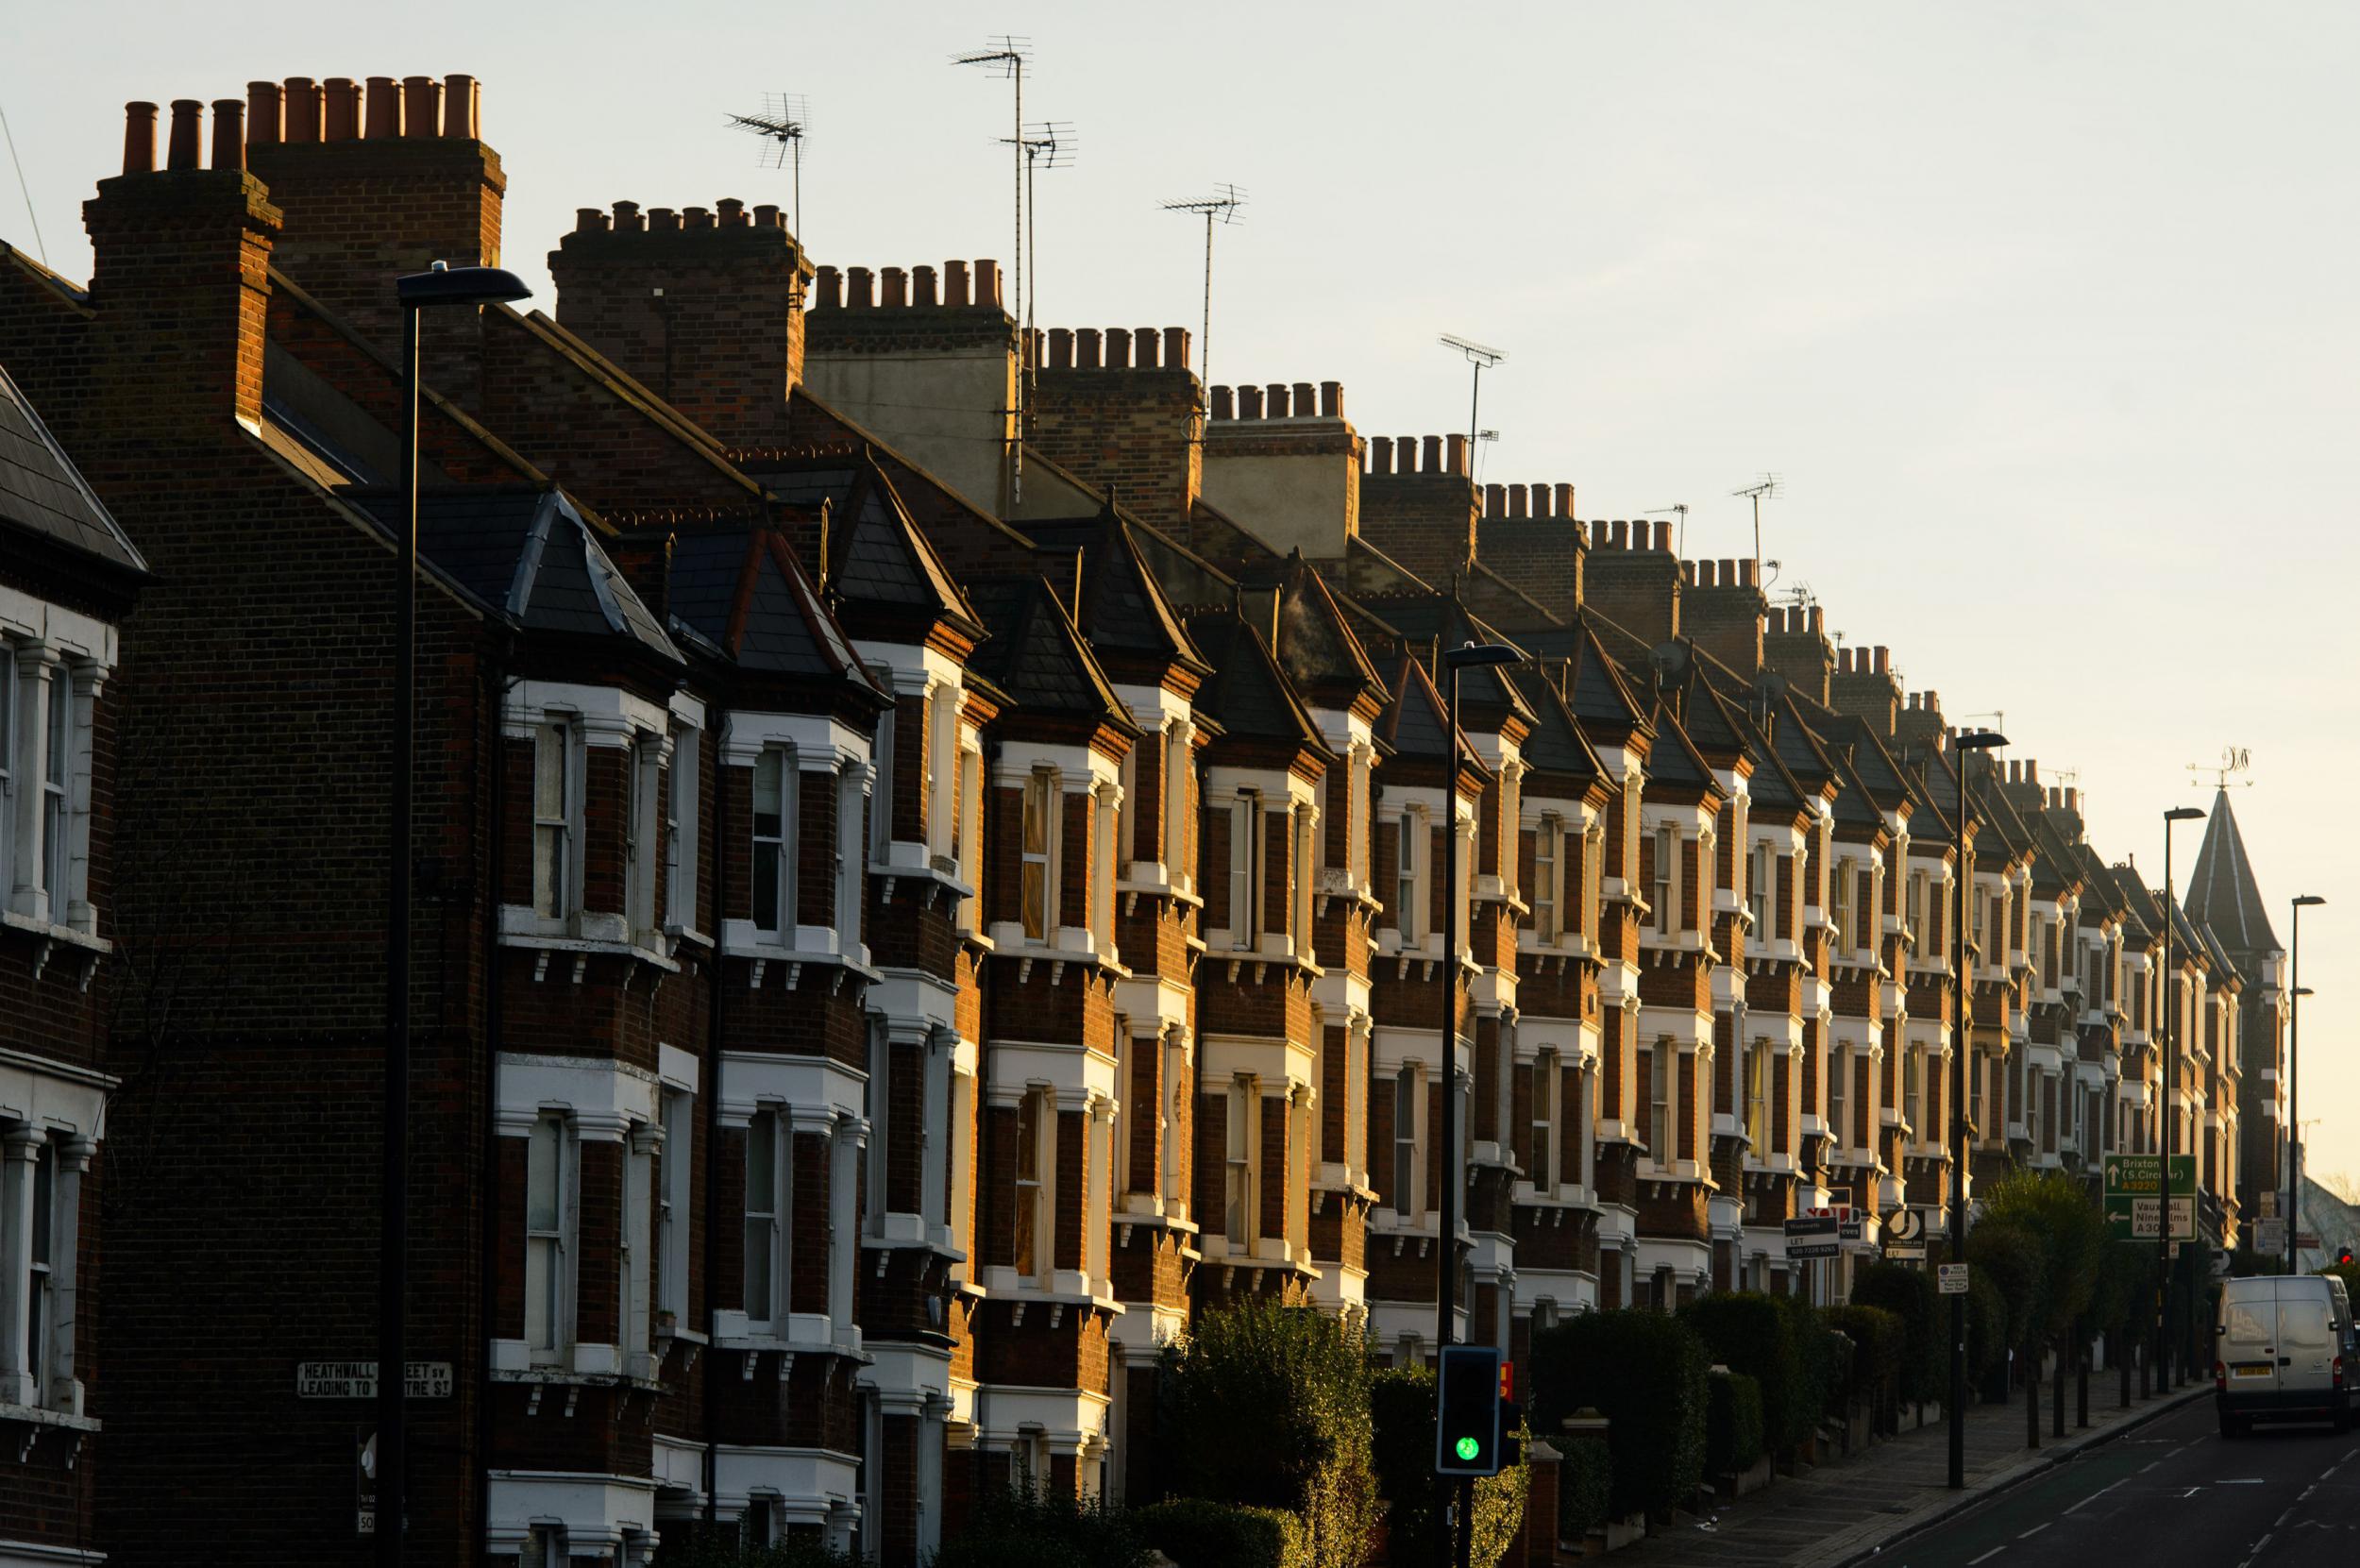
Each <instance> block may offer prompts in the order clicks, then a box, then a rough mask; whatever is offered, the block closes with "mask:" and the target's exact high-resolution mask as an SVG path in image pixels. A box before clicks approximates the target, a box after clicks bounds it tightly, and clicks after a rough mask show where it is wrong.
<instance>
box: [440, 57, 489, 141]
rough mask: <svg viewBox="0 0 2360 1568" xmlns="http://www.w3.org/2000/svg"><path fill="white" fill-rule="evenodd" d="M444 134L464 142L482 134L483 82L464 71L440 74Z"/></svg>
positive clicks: (475, 138) (474, 139)
mask: <svg viewBox="0 0 2360 1568" xmlns="http://www.w3.org/2000/svg"><path fill="white" fill-rule="evenodd" d="M443 134H444V135H445V136H453V137H457V138H459V139H460V140H462V141H467V142H473V141H477V140H479V139H480V138H481V137H482V135H483V84H482V83H481V82H479V81H477V80H476V79H475V78H474V77H473V76H467V75H466V74H464V72H462V73H455V74H453V75H451V76H445V77H444V78H443Z"/></svg>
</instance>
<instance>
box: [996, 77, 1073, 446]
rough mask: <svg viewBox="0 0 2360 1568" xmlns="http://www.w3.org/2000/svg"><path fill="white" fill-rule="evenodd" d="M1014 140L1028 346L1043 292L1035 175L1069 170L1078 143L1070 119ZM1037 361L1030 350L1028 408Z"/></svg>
mask: <svg viewBox="0 0 2360 1568" xmlns="http://www.w3.org/2000/svg"><path fill="white" fill-rule="evenodd" d="M1010 140H1011V138H1008V137H1004V136H1003V137H1002V138H1001V141H1002V143H1003V144H1004V143H1007V142H1008V141H1010ZM1013 140H1014V142H1015V143H1016V145H1017V148H1018V150H1019V151H1020V152H1021V153H1022V154H1023V155H1024V244H1025V246H1026V254H1025V256H1024V265H1023V266H1022V267H1020V269H1018V276H1019V277H1020V278H1026V279H1027V280H1026V281H1024V282H1021V283H1020V284H1019V285H1018V287H1019V288H1020V290H1021V291H1023V295H1022V299H1021V301H1020V303H1021V305H1022V307H1023V316H1024V341H1025V342H1026V343H1027V344H1028V345H1029V344H1031V343H1034V342H1036V341H1037V334H1036V332H1035V329H1034V320H1033V298H1034V295H1037V294H1038V293H1039V292H1040V266H1039V260H1040V258H1039V253H1038V251H1037V249H1035V248H1034V247H1036V246H1037V245H1038V244H1039V243H1040V221H1039V216H1038V212H1039V210H1038V208H1037V206H1036V205H1035V198H1034V188H1033V178H1034V176H1035V174H1036V173H1037V171H1039V170H1042V169H1064V168H1070V166H1071V165H1072V163H1073V152H1074V148H1075V146H1076V144H1077V143H1076V138H1075V137H1074V134H1073V122H1072V121H1070V120H1040V121H1037V122H1035V123H1034V125H1033V126H1031V127H1030V128H1029V129H1027V130H1026V131H1025V132H1024V133H1023V134H1022V135H1020V136H1018V137H1015V138H1013ZM1036 359H1037V356H1036V355H1034V354H1033V353H1032V352H1030V351H1029V349H1028V350H1027V352H1026V353H1025V355H1024V359H1023V368H1024V375H1025V378H1026V380H1027V387H1026V392H1027V396H1026V397H1025V399H1024V401H1025V404H1026V406H1028V407H1029V406H1030V405H1031V403H1032V397H1031V396H1029V394H1030V392H1031V390H1032V389H1031V385H1030V380H1031V378H1032V376H1033V374H1034V371H1035V370H1036V369H1037V365H1036V363H1035V361H1036Z"/></svg>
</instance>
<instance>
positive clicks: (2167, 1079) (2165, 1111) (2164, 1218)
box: [2155, 806, 2204, 1393]
mask: <svg viewBox="0 0 2360 1568" xmlns="http://www.w3.org/2000/svg"><path fill="white" fill-rule="evenodd" d="M2203 815H2204V814H2203V813H2202V812H2200V811H2199V810H2197V809H2196V807H2194V806H2174V807H2172V808H2171V809H2170V810H2169V811H2166V812H2165V813H2164V897H2163V901H2162V902H2163V911H2164V968H2163V977H2162V978H2163V984H2162V985H2161V986H2158V987H2157V988H2156V997H2157V1003H2156V1011H2157V1012H2158V1013H2160V1014H2161V1015H2162V1016H2161V1017H2160V1018H2158V1019H2157V1020H2155V1022H2156V1029H2157V1038H2159V1039H2160V1040H2161V1041H2162V1042H2163V1052H2162V1054H2163V1058H2164V1071H2163V1074H2162V1078H2161V1083H2160V1087H2161V1090H2162V1098H2160V1099H2159V1100H2158V1101H2157V1102H2156V1121H2155V1130H2156V1138H2155V1142H2156V1147H2157V1154H2156V1159H2157V1161H2158V1170H2159V1171H2160V1172H2161V1177H2160V1180H2159V1181H2158V1183H2157V1190H2158V1191H2160V1192H2161V1193H2162V1195H2163V1196H2162V1198H2161V1207H2160V1208H2159V1209H2158V1210H2157V1212H2156V1215H2155V1265H2156V1268H2157V1270H2158V1271H2159V1273H2160V1274H2161V1276H2162V1279H2163V1290H2161V1292H2160V1293H2159V1295H2158V1298H2157V1301H2156V1304H2155V1347H2156V1351H2157V1353H2158V1354H2159V1355H2161V1356H2162V1357H2164V1359H2163V1363H2162V1364H2161V1365H2160V1366H2159V1367H2157V1368H2156V1380H2155V1391H2156V1392H2157V1393H2162V1392H2164V1391H2166V1390H2167V1389H2169V1388H2170V1387H2171V1369H2172V1362H2173V1361H2174V1360H2176V1359H2178V1357H2174V1356H2173V1355H2172V1353H2171V1146H2172V1144H2173V1142H2174V1141H2175V1140H2176V1138H2177V1137H2178V1134H2179V1131H2180V1128H2179V1126H2178V1125H2177V1119H2176V1118H2175V1117H2174V1116H2173V1115H2172V1107H2171V1092H2172V1091H2171V1074H2172V1068H2173V1066H2174V1064H2173V1062H2172V1038H2171V1020H2172V1015H2173V1014H2174V1013H2176V1012H2178V1011H2179V1006H2178V1003H2179V994H2178V993H2179V989H2180V987H2179V986H2177V985H2176V984H2175V983H2174V982H2173V978H2172V973H2171V911H2172V899H2173V896H2174V895H2173V893H2172V890H2171V889H2172V881H2171V830H2172V829H2173V828H2174V827H2175V826H2177V825H2178V824H2180V823H2182V822H2194V821H2197V820H2199V819H2200V818H2202V817H2203ZM2188 1199H2189V1204H2190V1206H2191V1207H2193V1206H2194V1205H2195V1200H2196V1194H2195V1193H2193V1192H2191V1193H2189V1194H2188ZM2189 1218H2191V1219H2194V1218H2195V1216H2194V1215H2193V1214H2191V1215H2190V1216H2189ZM2181 1381H2182V1382H2183V1384H2184V1383H2185V1382H2186V1381H2187V1375H2186V1369H2185V1368H2184V1367H2183V1368H2182V1369H2181Z"/></svg>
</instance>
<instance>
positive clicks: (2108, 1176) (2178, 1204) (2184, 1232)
mask: <svg viewBox="0 0 2360 1568" xmlns="http://www.w3.org/2000/svg"><path fill="white" fill-rule="evenodd" d="M2163 1185H2164V1184H2163V1159H2162V1157H2161V1156H2160V1155H2107V1156H2106V1159H2105V1187H2104V1192H2105V1205H2106V1232H2107V1234H2108V1235H2109V1236H2110V1237H2112V1238H2113V1239H2116V1240H2117V1241H2152V1240H2155V1239H2158V1238H2159V1237H2161V1236H2163V1235H2164V1234H2165V1231H2164V1219H2165V1216H2164V1212H2163V1207H2164V1192H2163ZM2170 1225H2171V1229H2170V1233H2169V1234H2170V1235H2172V1236H2173V1237H2176V1238H2178V1237H2185V1238H2193V1237H2194V1236H2195V1235H2196V1156H2195V1155H2172V1156H2171V1214H2170Z"/></svg>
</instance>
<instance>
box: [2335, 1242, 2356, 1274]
mask: <svg viewBox="0 0 2360 1568" xmlns="http://www.w3.org/2000/svg"><path fill="white" fill-rule="evenodd" d="M2335 1265H2336V1267H2338V1268H2342V1269H2349V1268H2351V1267H2352V1249H2351V1248H2350V1247H2346V1248H2344V1249H2343V1250H2342V1251H2340V1252H2338V1253H2337V1254H2336V1255H2335Z"/></svg>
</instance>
